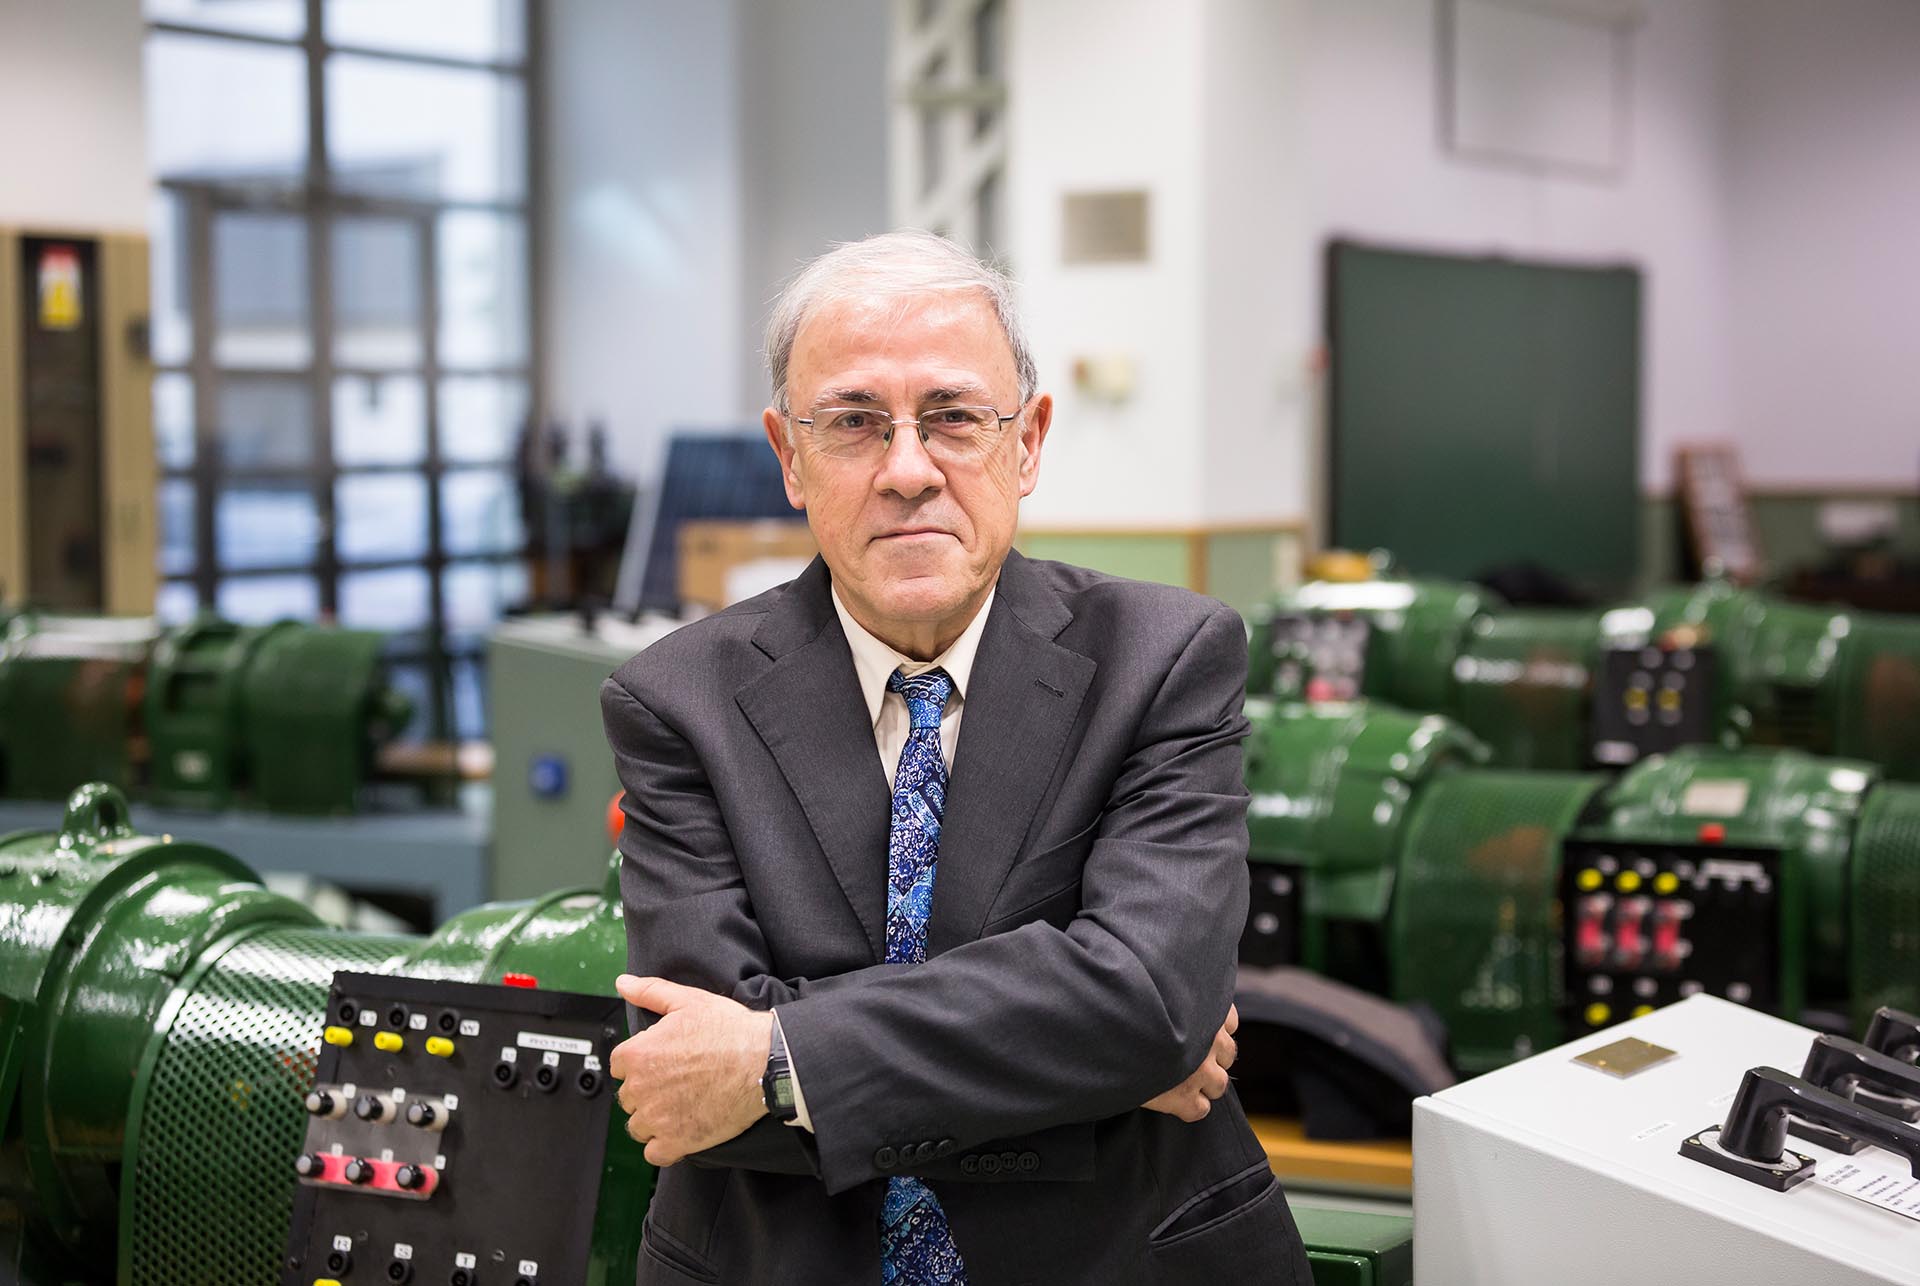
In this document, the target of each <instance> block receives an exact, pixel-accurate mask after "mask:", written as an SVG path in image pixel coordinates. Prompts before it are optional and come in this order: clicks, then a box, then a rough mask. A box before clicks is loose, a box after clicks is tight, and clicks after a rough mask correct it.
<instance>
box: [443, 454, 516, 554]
mask: <svg viewBox="0 0 1920 1286" xmlns="http://www.w3.org/2000/svg"><path fill="white" fill-rule="evenodd" d="M440 522H441V535H440V541H441V545H442V547H443V548H445V550H446V551H447V553H449V554H504V553H512V552H513V551H515V550H517V549H519V548H520V547H521V545H523V544H525V543H526V536H525V532H524V530H523V529H522V527H521V523H520V494H519V490H518V488H516V487H515V486H514V485H513V479H512V478H511V477H509V476H508V475H507V474H505V473H502V472H499V471H497V470H492V469H484V470H482V469H471V470H465V469H463V470H461V471H459V472H457V473H449V474H447V475H446V476H445V477H443V478H441V479H440Z"/></svg>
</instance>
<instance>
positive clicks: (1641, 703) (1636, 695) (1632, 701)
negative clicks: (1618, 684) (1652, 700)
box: [1627, 688, 1647, 710]
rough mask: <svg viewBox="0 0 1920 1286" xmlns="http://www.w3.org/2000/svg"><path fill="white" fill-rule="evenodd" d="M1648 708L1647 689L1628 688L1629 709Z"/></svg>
mask: <svg viewBox="0 0 1920 1286" xmlns="http://www.w3.org/2000/svg"><path fill="white" fill-rule="evenodd" d="M1646 708H1647V693H1646V689H1644V688H1628V689H1627V709H1629V710H1645V709H1646Z"/></svg>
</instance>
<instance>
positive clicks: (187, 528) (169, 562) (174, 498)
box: [159, 478, 194, 576]
mask: <svg viewBox="0 0 1920 1286" xmlns="http://www.w3.org/2000/svg"><path fill="white" fill-rule="evenodd" d="M159 497H160V500H159V509H160V574H161V575H162V576H187V575H191V574H192V572H193V564H194V545H193V483H191V482H189V481H188V480H186V479H185V478H168V479H166V480H165V481H163V482H162V483H161V484H160V491H159Z"/></svg>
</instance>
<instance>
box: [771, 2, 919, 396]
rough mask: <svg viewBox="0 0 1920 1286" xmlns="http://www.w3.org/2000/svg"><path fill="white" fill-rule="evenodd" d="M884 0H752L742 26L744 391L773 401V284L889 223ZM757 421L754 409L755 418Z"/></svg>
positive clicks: (883, 230)
mask: <svg viewBox="0 0 1920 1286" xmlns="http://www.w3.org/2000/svg"><path fill="white" fill-rule="evenodd" d="M887 9H888V6H887V4H886V3H885V0H807V2H806V3H804V4H793V3H788V2H784V0H774V2H773V3H768V2H767V0H758V2H757V3H756V2H754V0H748V3H747V7H746V9H745V11H744V15H743V16H744V19H745V20H744V21H743V22H742V24H741V26H742V30H741V36H742V40H741V104H742V106H741V135H740V142H741V146H742V148H743V152H742V155H741V165H742V175H741V240H740V246H741V287H742V291H743V294H742V296H741V313H742V317H743V318H744V320H745V323H746V325H747V326H748V327H749V335H748V338H747V342H746V343H745V344H743V345H742V347H741V350H740V366H741V370H740V381H741V401H742V404H743V405H746V406H749V407H751V408H753V409H754V411H756V412H757V411H758V410H759V409H760V408H761V407H763V406H765V405H766V404H767V396H768V389H767V368H766V362H765V361H764V359H763V357H762V354H761V351H760V348H761V340H760V328H761V327H762V326H764V324H765V322H766V314H767V305H768V304H769V303H771V302H772V300H773V296H774V294H775V292H776V291H777V290H778V289H779V287H780V286H781V284H782V283H784V282H785V281H786V279H787V278H788V277H790V276H792V275H793V272H794V270H795V269H796V268H798V267H799V266H800V265H801V263H802V262H804V261H805V260H808V259H811V258H813V257H814V256H815V255H817V254H819V253H820V252H821V251H822V250H825V249H826V248H827V246H828V245H829V244H830V243H832V242H836V241H857V240H858V239H860V238H861V237H865V236H869V235H871V234H872V233H875V232H885V231H886V230H887V228H888V226H889V222H888V218H887V159H888V158H887V100H888V93H889V90H888V82H887ZM756 423H757V421H756Z"/></svg>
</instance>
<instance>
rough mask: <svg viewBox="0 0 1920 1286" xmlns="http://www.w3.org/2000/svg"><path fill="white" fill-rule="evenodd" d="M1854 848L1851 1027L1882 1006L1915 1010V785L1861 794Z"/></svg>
mask: <svg viewBox="0 0 1920 1286" xmlns="http://www.w3.org/2000/svg"><path fill="white" fill-rule="evenodd" d="M1854 834H1855V838H1854V844H1853V864H1852V881H1851V883H1852V888H1851V890H1850V896H1851V899H1852V903H1853V914H1852V919H1853V932H1852V933H1851V934H1849V935H1848V944H1847V956H1848V964H1849V969H1848V974H1849V976H1850V978H1851V980H1852V983H1853V1015H1852V1016H1853V1029H1854V1030H1855V1031H1856V1032H1859V1031H1863V1030H1865V1028H1866V1024H1867V1020H1868V1019H1869V1018H1871V1017H1872V1016H1873V1011H1874V1010H1875V1009H1876V1008H1878V1007H1879V1006H1881V1005H1893V1006H1895V1007H1896V1008H1899V1009H1906V1010H1913V1009H1920V786H1906V785H1885V786H1880V787H1878V788H1877V789H1875V790H1874V792H1873V793H1872V794H1871V795H1869V796H1868V797H1867V804H1866V807H1865V808H1864V809H1863V810H1862V811H1861V814H1860V828H1859V830H1857V831H1856V832H1855V833H1854Z"/></svg>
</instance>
